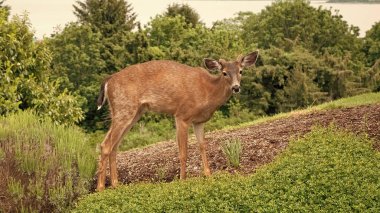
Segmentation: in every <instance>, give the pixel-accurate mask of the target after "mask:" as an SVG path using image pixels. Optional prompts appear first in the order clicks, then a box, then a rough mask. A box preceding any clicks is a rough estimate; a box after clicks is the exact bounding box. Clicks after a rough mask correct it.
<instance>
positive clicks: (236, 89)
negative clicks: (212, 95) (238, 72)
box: [232, 85, 240, 93]
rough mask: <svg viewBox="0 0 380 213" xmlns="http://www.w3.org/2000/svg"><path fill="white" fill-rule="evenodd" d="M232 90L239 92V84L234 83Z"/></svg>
mask: <svg viewBox="0 0 380 213" xmlns="http://www.w3.org/2000/svg"><path fill="white" fill-rule="evenodd" d="M232 92H234V93H239V92H240V85H234V86H233V87H232Z"/></svg>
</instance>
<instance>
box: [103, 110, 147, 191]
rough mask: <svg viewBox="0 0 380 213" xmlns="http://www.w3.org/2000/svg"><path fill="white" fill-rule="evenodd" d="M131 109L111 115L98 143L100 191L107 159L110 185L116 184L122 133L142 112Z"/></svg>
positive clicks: (104, 177)
mask: <svg viewBox="0 0 380 213" xmlns="http://www.w3.org/2000/svg"><path fill="white" fill-rule="evenodd" d="M131 109H135V110H127V109H124V110H123V112H122V113H117V114H116V115H115V116H112V123H111V127H110V129H109V131H108V133H107V135H106V137H105V139H104V141H103V143H102V144H101V145H100V149H101V154H100V160H99V167H98V185H97V190H98V191H102V190H103V189H104V187H105V179H106V168H107V160H109V166H110V176H111V185H112V186H113V187H116V186H117V184H118V179H117V165H116V154H117V148H118V146H119V144H120V141H121V139H122V137H123V136H124V134H125V133H126V132H127V131H129V130H130V129H131V128H132V126H133V125H134V124H135V123H136V121H137V120H138V119H139V118H140V117H141V114H142V110H140V109H139V108H138V107H131Z"/></svg>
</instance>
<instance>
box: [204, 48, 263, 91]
mask: <svg viewBox="0 0 380 213" xmlns="http://www.w3.org/2000/svg"><path fill="white" fill-rule="evenodd" d="M258 55H259V51H255V52H252V53H250V54H248V55H245V56H243V57H242V56H240V57H238V58H237V60H236V61H226V60H224V59H219V61H217V60H213V59H208V58H206V59H204V63H205V67H206V68H207V69H209V70H215V69H216V70H219V71H220V72H221V73H222V75H223V79H224V80H225V81H226V82H227V83H228V84H229V85H230V88H231V90H232V92H233V93H239V92H240V81H241V75H242V74H243V69H244V68H245V67H249V66H251V65H253V64H255V63H256V60H257V57H258Z"/></svg>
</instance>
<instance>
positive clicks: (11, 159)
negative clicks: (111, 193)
mask: <svg viewBox="0 0 380 213" xmlns="http://www.w3.org/2000/svg"><path fill="white" fill-rule="evenodd" d="M0 153H2V154H1V155H2V157H1V158H0V166H1V168H2V169H1V170H2V171H1V173H0V179H1V180H2V181H1V183H0V197H2V199H3V198H4V199H3V200H2V203H1V204H0V211H2V210H3V211H5V212H18V211H26V212H31V211H38V212H51V211H53V212H54V211H56V212H61V211H63V210H65V209H67V208H69V207H70V206H71V203H72V202H73V201H74V200H75V199H76V198H77V197H79V196H81V195H83V194H86V193H88V191H89V187H90V181H91V179H92V177H93V175H94V171H95V166H96V158H95V155H94V154H95V149H94V148H93V147H90V146H89V144H88V143H87V139H86V137H85V134H84V133H83V132H82V131H80V130H79V128H76V127H63V126H58V125H54V123H53V122H52V121H51V120H50V119H41V118H39V117H37V116H36V115H35V114H34V113H32V112H30V111H24V112H19V113H17V114H13V115H9V116H8V117H1V118H0ZM3 201H4V202H3Z"/></svg>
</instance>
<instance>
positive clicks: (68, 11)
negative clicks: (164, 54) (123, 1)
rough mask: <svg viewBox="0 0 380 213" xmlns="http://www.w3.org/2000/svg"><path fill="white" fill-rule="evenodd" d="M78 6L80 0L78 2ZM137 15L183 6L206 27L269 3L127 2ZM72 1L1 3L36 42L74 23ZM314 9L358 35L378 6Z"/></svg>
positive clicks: (375, 17)
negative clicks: (25, 19) (21, 19)
mask: <svg viewBox="0 0 380 213" xmlns="http://www.w3.org/2000/svg"><path fill="white" fill-rule="evenodd" d="M81 1H82V2H83V1H84V0H81ZM127 2H128V3H130V4H131V5H132V7H133V11H134V12H135V13H136V14H137V20H138V21H139V22H140V23H141V24H142V25H145V24H147V23H148V22H149V21H150V19H151V18H153V17H155V16H156V15H157V14H161V13H163V12H164V11H165V10H166V8H167V7H168V5H169V4H172V3H186V4H188V5H190V6H191V7H192V8H194V9H195V10H196V11H197V12H198V13H199V15H200V17H201V20H202V21H203V22H204V23H206V25H207V26H209V27H210V26H211V25H212V23H213V22H215V21H217V20H222V19H224V18H231V17H233V16H234V14H236V13H237V12H239V11H251V12H254V13H258V12H260V11H261V10H262V9H264V8H265V7H266V6H268V5H270V4H271V1H244V0H243V1H189V0H127ZM75 3H76V0H5V5H10V6H11V14H12V15H14V14H23V13H24V11H27V12H28V14H29V19H30V21H31V24H32V28H33V29H34V31H35V36H36V37H37V38H42V37H43V36H50V34H51V33H52V32H54V29H55V28H56V27H57V26H60V27H61V28H63V27H64V26H65V24H67V23H69V22H70V21H75V20H76V17H75V15H74V14H73V6H72V5H73V4H75ZM311 5H312V6H314V7H318V6H322V7H324V8H332V10H333V11H334V10H335V9H338V10H339V11H340V14H341V15H343V19H344V20H346V21H347V22H348V24H352V25H355V26H359V28H360V29H361V31H360V32H361V35H362V36H364V35H365V34H364V33H365V31H367V30H368V29H370V28H371V26H372V25H373V24H374V23H375V22H377V21H380V12H379V11H380V4H350V3H346V4H328V3H325V2H323V0H322V1H312V2H311Z"/></svg>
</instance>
